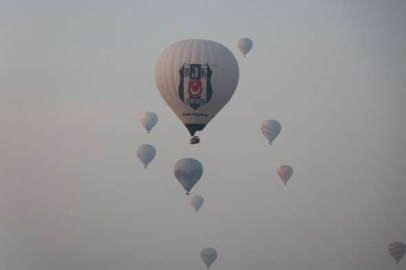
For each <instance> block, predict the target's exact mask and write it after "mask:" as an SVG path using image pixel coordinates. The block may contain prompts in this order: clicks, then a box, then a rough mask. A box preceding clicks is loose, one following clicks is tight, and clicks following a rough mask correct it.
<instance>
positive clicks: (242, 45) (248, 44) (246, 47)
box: [238, 38, 253, 57]
mask: <svg viewBox="0 0 406 270" xmlns="http://www.w3.org/2000/svg"><path fill="white" fill-rule="evenodd" d="M252 45H253V43H252V40H251V39H249V38H242V39H240V40H239V41H238V49H240V52H241V53H242V55H243V56H244V57H245V56H246V55H247V54H248V52H249V51H250V50H251V48H252Z"/></svg>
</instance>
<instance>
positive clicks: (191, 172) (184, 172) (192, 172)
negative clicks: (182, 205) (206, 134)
mask: <svg viewBox="0 0 406 270" xmlns="http://www.w3.org/2000/svg"><path fill="white" fill-rule="evenodd" d="M174 173H175V177H176V179H178V181H179V183H180V184H181V185H182V187H183V188H184V189H185V190H186V195H189V194H190V193H189V192H190V190H191V189H192V188H193V187H194V185H196V183H197V181H199V179H200V177H202V175H203V165H202V164H201V163H200V162H199V161H198V160H197V159H194V158H182V159H180V160H178V162H176V164H175V168H174Z"/></svg>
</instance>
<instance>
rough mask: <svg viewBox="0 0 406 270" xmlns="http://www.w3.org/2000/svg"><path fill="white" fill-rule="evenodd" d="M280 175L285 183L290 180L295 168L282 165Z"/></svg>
mask: <svg viewBox="0 0 406 270" xmlns="http://www.w3.org/2000/svg"><path fill="white" fill-rule="evenodd" d="M278 175H279V177H280V178H281V180H282V182H283V184H284V185H286V183H287V182H288V181H289V179H290V178H291V177H292V175H293V169H292V167H290V166H289V165H282V166H280V167H279V168H278Z"/></svg>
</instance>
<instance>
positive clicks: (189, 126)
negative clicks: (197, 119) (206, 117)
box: [185, 124, 206, 136]
mask: <svg viewBox="0 0 406 270" xmlns="http://www.w3.org/2000/svg"><path fill="white" fill-rule="evenodd" d="M185 126H186V128H187V129H188V130H189V133H190V135H191V136H195V133H196V131H200V130H203V129H204V127H205V126H206V125H204V124H185Z"/></svg>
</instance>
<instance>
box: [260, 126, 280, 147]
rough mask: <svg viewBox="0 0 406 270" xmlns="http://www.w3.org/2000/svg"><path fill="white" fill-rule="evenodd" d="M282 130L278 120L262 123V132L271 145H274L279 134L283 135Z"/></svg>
mask: <svg viewBox="0 0 406 270" xmlns="http://www.w3.org/2000/svg"><path fill="white" fill-rule="evenodd" d="M281 130H282V126H281V124H280V123H279V122H278V121H276V120H265V121H264V122H262V125H261V131H262V134H264V136H265V138H266V139H267V140H268V142H269V144H272V142H273V140H275V138H276V137H278V135H279V133H281Z"/></svg>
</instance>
